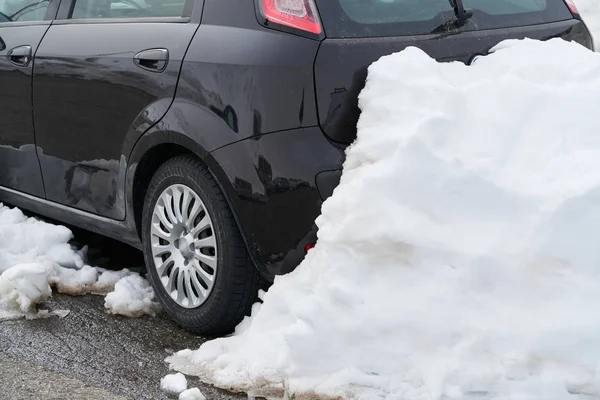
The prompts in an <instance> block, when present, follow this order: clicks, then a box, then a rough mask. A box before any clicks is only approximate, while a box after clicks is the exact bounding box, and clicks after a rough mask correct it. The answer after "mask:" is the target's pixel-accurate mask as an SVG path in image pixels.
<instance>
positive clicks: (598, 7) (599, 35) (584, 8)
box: [575, 0, 600, 51]
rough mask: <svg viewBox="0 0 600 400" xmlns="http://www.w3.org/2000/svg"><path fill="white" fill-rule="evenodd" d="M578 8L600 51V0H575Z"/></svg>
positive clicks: (597, 49)
mask: <svg viewBox="0 0 600 400" xmlns="http://www.w3.org/2000/svg"><path fill="white" fill-rule="evenodd" d="M575 3H576V4H577V8H578V10H579V12H580V13H581V15H582V16H583V19H584V20H585V22H586V24H587V26H588V28H589V29H590V31H591V32H592V35H593V36H594V40H595V42H596V51H600V1H598V0H575Z"/></svg>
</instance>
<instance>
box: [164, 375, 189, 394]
mask: <svg viewBox="0 0 600 400" xmlns="http://www.w3.org/2000/svg"><path fill="white" fill-rule="evenodd" d="M160 388H161V389H162V390H163V391H165V392H167V393H171V394H177V395H178V394H180V393H182V392H184V391H185V390H187V379H185V376H184V375H183V374H182V373H180V372H178V373H176V374H169V375H166V376H165V377H163V378H161V380H160Z"/></svg>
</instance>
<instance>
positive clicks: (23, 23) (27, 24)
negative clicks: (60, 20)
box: [0, 16, 52, 28]
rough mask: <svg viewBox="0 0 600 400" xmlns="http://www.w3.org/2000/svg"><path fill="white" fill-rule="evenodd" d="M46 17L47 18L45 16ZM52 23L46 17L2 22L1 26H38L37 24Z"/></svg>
mask: <svg viewBox="0 0 600 400" xmlns="http://www.w3.org/2000/svg"><path fill="white" fill-rule="evenodd" d="M44 18H46V17H45V16H44ZM51 23H52V21H51V20H48V19H44V20H41V21H19V22H0V28H9V27H11V26H14V27H15V28H16V27H19V26H37V25H50V24H51Z"/></svg>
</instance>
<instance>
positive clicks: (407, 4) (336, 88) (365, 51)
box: [255, 0, 593, 271]
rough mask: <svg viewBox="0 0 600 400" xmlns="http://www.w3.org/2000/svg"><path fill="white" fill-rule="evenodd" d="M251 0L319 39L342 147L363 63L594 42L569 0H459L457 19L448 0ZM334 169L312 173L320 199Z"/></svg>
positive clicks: (325, 120) (327, 111) (323, 79)
mask: <svg viewBox="0 0 600 400" xmlns="http://www.w3.org/2000/svg"><path fill="white" fill-rule="evenodd" d="M255 1H256V11H257V16H258V19H259V22H260V23H261V24H262V25H263V26H264V27H266V28H268V29H272V30H275V31H280V32H287V33H290V34H293V35H295V36H304V37H306V39H307V40H312V41H317V42H319V43H320V46H319V48H318V51H317V54H316V59H315V62H314V81H315V99H316V107H317V111H318V113H317V114H318V117H317V118H318V123H319V128H320V129H321V131H322V133H323V134H324V137H325V138H326V139H327V141H326V142H323V143H328V144H327V146H331V147H336V148H338V149H342V150H341V151H343V149H344V147H345V146H347V145H348V144H350V143H351V142H352V141H353V140H354V139H355V138H356V124H357V121H358V118H359V115H360V110H359V108H358V95H359V93H360V91H361V90H362V89H363V87H364V84H365V81H366V77H367V69H368V67H369V65H370V64H372V63H373V62H375V61H376V60H378V59H379V58H381V57H382V56H385V55H389V54H392V53H395V52H399V51H402V50H403V49H405V48H407V47H409V46H416V47H419V48H421V49H422V50H424V51H425V52H426V53H428V54H429V55H430V56H431V57H433V58H435V59H437V60H438V61H461V62H464V63H467V64H468V63H470V62H471V61H472V60H473V59H474V58H475V57H476V56H479V55H484V54H486V53H487V52H488V51H489V50H490V49H491V48H492V47H494V46H495V45H496V44H498V43H499V42H501V41H503V40H506V39H522V38H533V39H539V40H546V39H550V38H555V37H561V38H564V39H565V40H569V41H575V42H578V43H580V44H581V45H583V46H585V47H588V48H593V41H592V37H591V35H590V33H589V31H588V29H587V27H586V26H585V24H584V22H583V21H582V19H581V17H580V15H579V13H578V11H577V9H576V7H575V5H574V4H573V3H572V2H571V0H463V1H462V3H463V4H464V8H465V9H467V10H468V11H469V14H470V17H469V18H466V19H464V20H462V21H458V19H457V12H456V10H455V9H454V7H453V6H454V5H456V2H455V1H454V0H452V1H449V0H255ZM406 79H410V76H407V77H406ZM399 129H401V127H399ZM332 160H333V159H332ZM332 162H333V161H332ZM340 176H341V165H339V164H338V165H333V164H332V165H331V166H330V167H329V168H328V170H327V171H324V172H322V173H318V174H317V175H316V177H315V185H316V187H317V189H318V192H319V193H320V194H321V197H322V198H327V197H328V196H330V195H331V194H332V192H333V189H334V188H335V186H336V185H337V183H338V181H339V178H340ZM315 217H316V215H315ZM295 236H298V237H300V236H301V235H300V234H297V235H295ZM303 244H306V243H303ZM284 258H285V259H286V262H285V264H286V265H287V266H286V267H285V268H281V269H279V270H280V271H288V270H289V269H290V266H289V265H290V263H289V262H287V261H289V257H284ZM298 261H299V260H296V259H295V258H294V259H293V260H292V264H293V263H296V262H298Z"/></svg>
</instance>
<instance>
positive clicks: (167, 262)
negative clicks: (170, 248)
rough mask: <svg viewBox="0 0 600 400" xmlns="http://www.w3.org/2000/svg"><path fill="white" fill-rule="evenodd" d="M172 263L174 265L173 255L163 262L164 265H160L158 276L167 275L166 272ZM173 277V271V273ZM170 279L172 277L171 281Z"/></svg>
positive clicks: (157, 269)
mask: <svg viewBox="0 0 600 400" xmlns="http://www.w3.org/2000/svg"><path fill="white" fill-rule="evenodd" d="M172 263H173V254H171V256H170V257H169V258H167V259H166V260H165V261H163V262H162V264H160V266H158V267H157V268H156V271H157V272H158V276H163V275H164V274H165V271H166V270H167V268H168V267H169V265H170V264H172ZM171 275H173V271H171ZM170 279H171V277H169V280H170Z"/></svg>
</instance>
